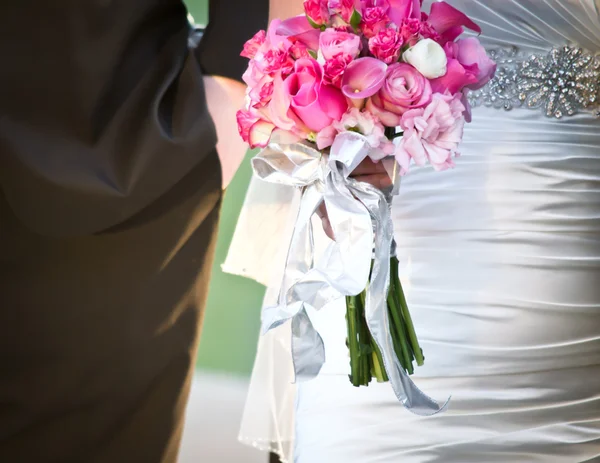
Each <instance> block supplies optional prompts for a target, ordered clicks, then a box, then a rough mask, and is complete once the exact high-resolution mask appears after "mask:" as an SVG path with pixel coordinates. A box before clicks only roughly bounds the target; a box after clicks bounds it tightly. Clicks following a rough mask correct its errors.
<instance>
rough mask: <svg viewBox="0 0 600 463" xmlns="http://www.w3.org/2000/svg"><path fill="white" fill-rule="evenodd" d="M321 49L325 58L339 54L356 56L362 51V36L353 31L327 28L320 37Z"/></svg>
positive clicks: (328, 58)
mask: <svg viewBox="0 0 600 463" xmlns="http://www.w3.org/2000/svg"><path fill="white" fill-rule="evenodd" d="M319 51H320V53H321V55H322V56H323V58H324V59H325V60H330V59H332V58H334V57H335V56H336V55H339V54H343V55H347V56H350V57H352V58H356V57H357V56H358V54H359V53H360V37H359V36H358V35H356V34H353V33H348V32H342V31H337V30H335V29H327V30H325V31H324V32H323V33H322V34H321V36H320V37H319Z"/></svg>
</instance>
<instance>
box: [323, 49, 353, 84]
mask: <svg viewBox="0 0 600 463" xmlns="http://www.w3.org/2000/svg"><path fill="white" fill-rule="evenodd" d="M351 62H352V57H351V56H349V55H344V54H339V55H337V56H334V57H333V58H332V59H330V60H328V61H326V62H325V64H324V65H323V71H324V82H325V83H326V84H331V85H335V86H336V87H338V88H339V87H341V84H342V78H343V76H344V72H345V71H346V68H347V67H348V64H350V63H351Z"/></svg>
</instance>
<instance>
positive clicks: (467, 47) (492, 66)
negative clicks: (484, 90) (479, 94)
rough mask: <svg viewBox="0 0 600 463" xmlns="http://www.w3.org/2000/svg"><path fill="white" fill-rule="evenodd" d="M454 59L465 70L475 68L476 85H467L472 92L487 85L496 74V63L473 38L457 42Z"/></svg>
mask: <svg viewBox="0 0 600 463" xmlns="http://www.w3.org/2000/svg"><path fill="white" fill-rule="evenodd" d="M457 46H458V50H457V52H456V58H457V59H458V62H459V63H461V64H462V65H463V67H464V68H465V69H468V68H471V69H473V70H474V68H475V67H476V68H477V74H476V77H477V83H475V84H472V85H469V88H470V89H472V90H477V89H479V88H481V87H483V86H484V85H485V84H487V83H488V82H489V81H490V79H491V78H492V77H493V76H494V73H495V72H496V63H495V62H494V61H492V60H491V59H490V58H489V56H488V55H487V53H486V51H485V48H483V46H482V45H481V43H480V42H479V40H478V39H477V38H475V37H469V38H466V39H461V40H459V41H458V42H457Z"/></svg>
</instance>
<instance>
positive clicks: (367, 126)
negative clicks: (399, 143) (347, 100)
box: [333, 108, 386, 148]
mask: <svg viewBox="0 0 600 463" xmlns="http://www.w3.org/2000/svg"><path fill="white" fill-rule="evenodd" d="M333 126H334V127H335V128H336V130H337V131H338V133H339V132H346V131H348V130H351V131H353V132H358V133H360V134H361V135H364V136H365V137H366V138H367V141H368V142H369V145H371V147H372V148H377V147H379V145H380V144H381V142H382V140H386V138H385V128H384V127H383V125H382V124H381V122H379V120H378V119H377V118H376V117H374V116H373V114H371V113H370V112H369V111H364V110H363V111H361V110H360V109H358V108H350V109H349V110H348V111H347V112H346V113H345V114H344V115H343V116H342V118H341V119H340V121H339V122H334V123H333Z"/></svg>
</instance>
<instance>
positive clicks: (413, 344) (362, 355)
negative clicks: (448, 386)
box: [346, 256, 425, 387]
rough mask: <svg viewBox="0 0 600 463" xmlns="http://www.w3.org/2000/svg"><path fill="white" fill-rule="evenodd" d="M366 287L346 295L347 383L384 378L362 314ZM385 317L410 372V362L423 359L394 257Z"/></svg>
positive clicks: (361, 382)
mask: <svg viewBox="0 0 600 463" xmlns="http://www.w3.org/2000/svg"><path fill="white" fill-rule="evenodd" d="M365 298H366V290H365V291H363V292H362V293H360V294H359V295H357V296H347V297H346V322H347V326H348V338H347V345H348V349H349V350H350V382H351V383H352V384H353V385H354V386H356V387H359V386H368V385H369V383H370V382H371V380H372V379H373V378H375V379H376V380H377V382H380V383H383V382H387V381H388V377H387V374H386V368H385V365H384V363H383V358H382V356H381V352H380V350H379V346H377V343H376V342H375V340H374V339H373V337H372V336H371V332H370V330H369V327H368V325H367V320H366V317H365ZM387 309H388V313H387V318H388V322H389V331H390V333H391V336H392V341H393V344H394V351H395V353H396V356H397V358H398V361H399V362H400V365H401V366H402V368H403V369H404V370H405V371H406V372H407V373H408V374H409V375H411V374H413V373H414V362H416V364H417V365H418V366H422V365H423V364H424V361H425V357H424V356H423V350H422V349H421V346H420V345H419V340H418V339H417V334H416V332H415V327H414V324H413V322H412V318H411V316H410V312H409V310H408V306H407V304H406V297H405V296H404V291H403V289H402V284H401V282H400V278H399V276H398V258H397V257H395V256H394V257H392V258H391V259H390V287H389V292H388V296H387Z"/></svg>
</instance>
